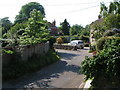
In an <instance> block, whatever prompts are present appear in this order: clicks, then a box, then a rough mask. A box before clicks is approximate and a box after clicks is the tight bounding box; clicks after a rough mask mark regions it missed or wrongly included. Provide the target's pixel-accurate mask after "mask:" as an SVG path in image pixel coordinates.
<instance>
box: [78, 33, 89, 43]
mask: <svg viewBox="0 0 120 90" xmlns="http://www.w3.org/2000/svg"><path fill="white" fill-rule="evenodd" d="M79 39H80V40H83V41H84V43H87V42H89V36H84V35H81V36H80V37H79Z"/></svg>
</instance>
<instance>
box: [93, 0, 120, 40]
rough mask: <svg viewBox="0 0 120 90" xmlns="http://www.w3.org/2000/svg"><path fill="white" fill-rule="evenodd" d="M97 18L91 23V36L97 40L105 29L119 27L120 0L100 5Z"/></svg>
mask: <svg viewBox="0 0 120 90" xmlns="http://www.w3.org/2000/svg"><path fill="white" fill-rule="evenodd" d="M100 10H101V11H100V14H99V19H98V20H96V21H95V22H94V23H92V25H91V26H92V29H93V38H95V40H96V41H97V40H98V39H99V38H101V37H102V36H103V33H104V32H105V31H106V30H111V29H113V28H118V29H119V28H120V12H119V11H120V2H119V1H113V2H111V3H110V5H109V6H108V7H107V6H106V5H105V4H104V3H101V6H100Z"/></svg>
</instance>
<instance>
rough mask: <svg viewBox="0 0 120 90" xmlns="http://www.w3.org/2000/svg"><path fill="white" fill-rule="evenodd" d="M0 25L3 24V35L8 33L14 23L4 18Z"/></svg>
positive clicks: (0, 20)
mask: <svg viewBox="0 0 120 90" xmlns="http://www.w3.org/2000/svg"><path fill="white" fill-rule="evenodd" d="M0 23H1V24H2V34H5V33H7V31H8V30H9V29H10V27H11V26H12V22H11V21H10V20H9V17H4V18H2V19H0Z"/></svg>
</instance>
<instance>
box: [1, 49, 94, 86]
mask: <svg viewBox="0 0 120 90" xmlns="http://www.w3.org/2000/svg"><path fill="white" fill-rule="evenodd" d="M56 51H57V53H58V54H59V55H60V56H61V60H59V61H58V62H56V63H54V64H52V65H49V66H47V67H45V68H43V69H41V70H39V71H38V72H35V73H32V74H29V75H25V76H23V77H21V78H19V79H17V80H14V81H13V80H12V81H9V82H6V83H4V84H3V88H39V87H43V88H78V87H79V85H80V84H81V83H82V82H83V78H84V76H83V75H82V74H79V69H80V64H81V61H82V60H84V57H85V56H92V55H91V54H90V53H88V48H85V49H83V50H81V49H80V50H77V51H71V50H58V49H57V50H56Z"/></svg>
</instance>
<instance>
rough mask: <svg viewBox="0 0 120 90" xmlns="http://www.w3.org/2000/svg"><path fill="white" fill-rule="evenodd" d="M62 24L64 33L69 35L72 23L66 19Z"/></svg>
mask: <svg viewBox="0 0 120 90" xmlns="http://www.w3.org/2000/svg"><path fill="white" fill-rule="evenodd" d="M60 25H61V30H62V32H63V33H64V35H69V30H70V24H69V23H68V22H67V19H65V20H64V22H62V23H61V24H60Z"/></svg>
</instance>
